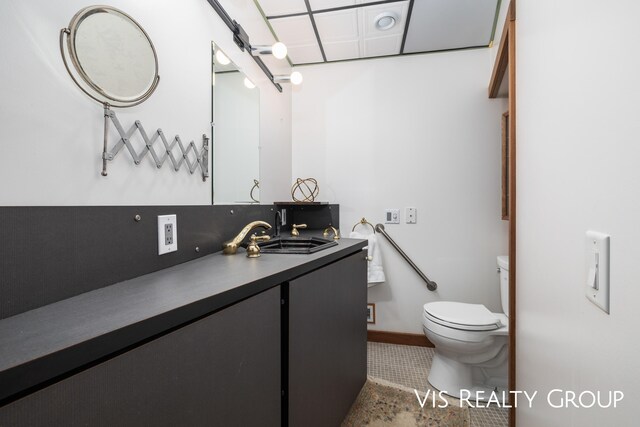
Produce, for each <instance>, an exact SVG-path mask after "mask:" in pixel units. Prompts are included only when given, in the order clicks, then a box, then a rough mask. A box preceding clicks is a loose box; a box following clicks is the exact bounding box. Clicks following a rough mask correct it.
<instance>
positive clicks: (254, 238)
mask: <svg viewBox="0 0 640 427" xmlns="http://www.w3.org/2000/svg"><path fill="white" fill-rule="evenodd" d="M250 239H251V242H252V243H255V242H266V241H267V240H269V239H271V236H269V235H267V234H262V235H260V236H256V235H255V234H252V235H251V238H250Z"/></svg>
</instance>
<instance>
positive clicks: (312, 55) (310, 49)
mask: <svg viewBox="0 0 640 427" xmlns="http://www.w3.org/2000/svg"><path fill="white" fill-rule="evenodd" d="M289 58H290V59H291V62H293V64H294V65H298V64H310V63H312V62H322V61H323V59H322V53H321V52H320V47H319V46H318V44H317V43H314V44H310V45H306V46H292V47H289Z"/></svg>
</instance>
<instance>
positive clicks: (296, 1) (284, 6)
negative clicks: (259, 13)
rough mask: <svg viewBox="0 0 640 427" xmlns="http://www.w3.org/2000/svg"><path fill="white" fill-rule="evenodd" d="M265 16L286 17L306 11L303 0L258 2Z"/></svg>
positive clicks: (260, 0) (261, 0)
mask: <svg viewBox="0 0 640 427" xmlns="http://www.w3.org/2000/svg"><path fill="white" fill-rule="evenodd" d="M258 3H259V4H260V7H261V8H262V10H263V11H264V13H265V15H267V16H278V15H287V14H290V13H300V12H306V11H307V5H306V4H305V2H304V0H258Z"/></svg>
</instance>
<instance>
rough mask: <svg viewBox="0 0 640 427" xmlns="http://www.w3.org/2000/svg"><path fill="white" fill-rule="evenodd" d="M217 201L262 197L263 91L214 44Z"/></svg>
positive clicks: (214, 157)
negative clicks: (261, 111)
mask: <svg viewBox="0 0 640 427" xmlns="http://www.w3.org/2000/svg"><path fill="white" fill-rule="evenodd" d="M211 67H212V69H211V71H212V72H211V83H212V84H211V111H212V117H211V127H212V129H211V130H212V132H211V134H212V135H213V149H212V150H213V151H212V152H213V157H212V167H213V171H212V173H211V176H212V178H213V179H212V181H213V183H212V191H213V202H214V204H238V203H258V202H259V201H260V187H259V181H258V180H259V175H260V156H259V145H260V91H259V90H258V88H257V87H256V86H255V85H254V84H253V83H252V82H251V80H249V79H248V78H247V76H245V75H244V73H242V71H241V70H240V69H239V68H238V67H237V66H236V65H235V64H234V63H233V62H231V60H230V59H229V57H228V56H227V55H226V54H225V53H224V52H223V51H222V50H220V49H219V48H218V46H216V45H215V43H212V44H211Z"/></svg>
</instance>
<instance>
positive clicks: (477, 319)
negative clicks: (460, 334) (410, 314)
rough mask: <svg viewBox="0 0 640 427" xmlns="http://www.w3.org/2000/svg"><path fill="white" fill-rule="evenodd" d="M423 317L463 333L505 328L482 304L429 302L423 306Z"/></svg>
mask: <svg viewBox="0 0 640 427" xmlns="http://www.w3.org/2000/svg"><path fill="white" fill-rule="evenodd" d="M424 316H425V317H426V318H427V319H429V320H431V321H432V322H434V323H437V324H439V325H441V326H445V327H448V328H453V329H460V330H465V331H494V330H497V329H500V328H502V327H504V326H506V325H504V324H503V323H502V322H501V319H500V317H498V316H497V315H496V314H495V313H492V312H491V311H489V309H487V308H486V307H485V306H484V305H482V304H467V303H462V302H449V301H437V302H431V303H427V304H425V305H424Z"/></svg>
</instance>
